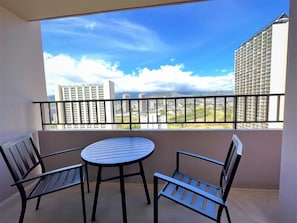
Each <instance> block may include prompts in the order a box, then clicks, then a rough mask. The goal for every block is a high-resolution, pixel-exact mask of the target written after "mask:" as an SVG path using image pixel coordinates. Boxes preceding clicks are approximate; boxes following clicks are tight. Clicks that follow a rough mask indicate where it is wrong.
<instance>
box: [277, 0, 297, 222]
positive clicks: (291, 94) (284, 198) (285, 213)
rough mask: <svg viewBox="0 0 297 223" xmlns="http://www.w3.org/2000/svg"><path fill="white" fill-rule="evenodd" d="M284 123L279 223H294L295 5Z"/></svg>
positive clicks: (293, 7)
mask: <svg viewBox="0 0 297 223" xmlns="http://www.w3.org/2000/svg"><path fill="white" fill-rule="evenodd" d="M289 19H290V20H289V39H288V62H287V79H286V92H285V93H286V101H285V111H284V114H285V120H284V129H283V143H282V154H281V169H280V189H279V221H278V222H286V223H296V222H297V99H296V97H297V78H296V77H297V1H296V0H291V2H290V15H289Z"/></svg>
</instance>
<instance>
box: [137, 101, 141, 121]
mask: <svg viewBox="0 0 297 223" xmlns="http://www.w3.org/2000/svg"><path fill="white" fill-rule="evenodd" d="M137 108H138V109H137V114H138V121H139V122H140V123H141V114H140V101H139V99H137Z"/></svg>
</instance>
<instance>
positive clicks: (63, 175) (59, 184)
mask: <svg viewBox="0 0 297 223" xmlns="http://www.w3.org/2000/svg"><path fill="white" fill-rule="evenodd" d="M67 175H68V172H66V171H64V172H62V173H61V174H60V178H59V180H58V181H57V184H56V187H57V188H61V187H63V186H64V185H65V181H66V179H67Z"/></svg>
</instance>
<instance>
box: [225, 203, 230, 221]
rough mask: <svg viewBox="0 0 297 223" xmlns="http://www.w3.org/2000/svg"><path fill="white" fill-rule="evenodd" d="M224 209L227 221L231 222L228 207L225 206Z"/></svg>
mask: <svg viewBox="0 0 297 223" xmlns="http://www.w3.org/2000/svg"><path fill="white" fill-rule="evenodd" d="M225 210H226V214H227V218H228V222H229V223H231V218H230V214H229V211H228V208H227V207H225Z"/></svg>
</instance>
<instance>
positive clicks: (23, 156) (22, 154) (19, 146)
mask: <svg viewBox="0 0 297 223" xmlns="http://www.w3.org/2000/svg"><path fill="white" fill-rule="evenodd" d="M23 146H24V147H25V144H21V143H20V144H17V145H16V148H17V151H18V153H19V155H20V158H21V160H22V163H23V165H24V167H25V168H26V172H27V171H28V170H29V169H30V166H29V163H28V160H27V158H26V154H25V151H26V150H24V148H23Z"/></svg>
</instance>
